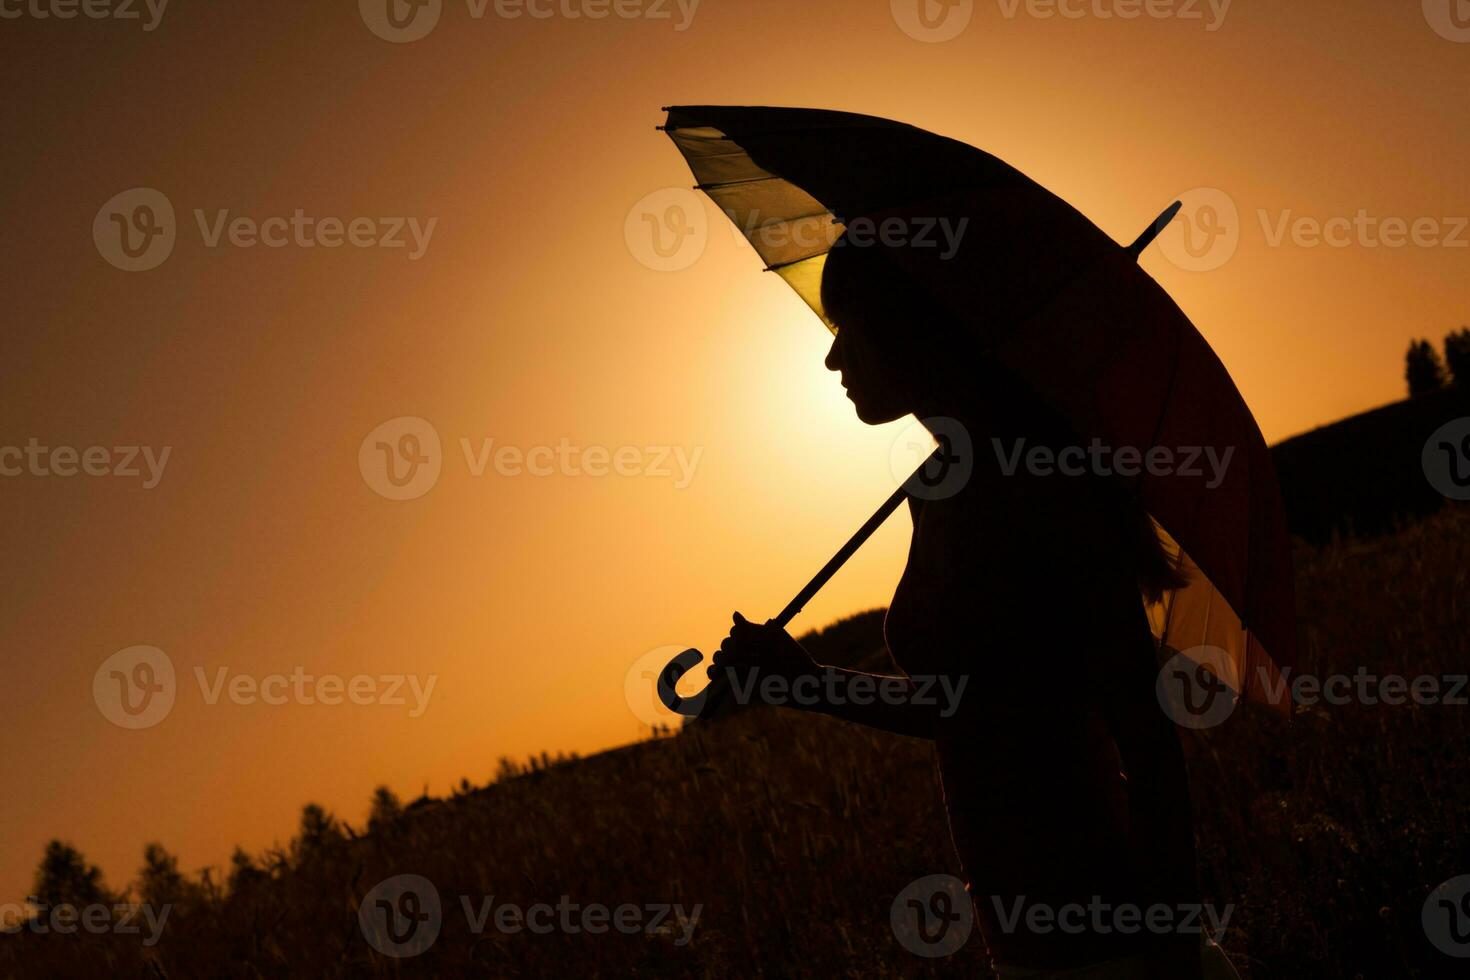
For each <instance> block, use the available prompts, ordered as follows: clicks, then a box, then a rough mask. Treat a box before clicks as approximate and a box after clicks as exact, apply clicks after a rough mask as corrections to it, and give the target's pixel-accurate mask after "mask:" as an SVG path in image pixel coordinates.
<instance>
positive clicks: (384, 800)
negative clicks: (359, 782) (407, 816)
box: [368, 786, 403, 834]
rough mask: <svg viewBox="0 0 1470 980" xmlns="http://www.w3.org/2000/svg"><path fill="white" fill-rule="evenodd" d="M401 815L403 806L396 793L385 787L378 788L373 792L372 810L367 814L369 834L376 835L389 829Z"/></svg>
mask: <svg viewBox="0 0 1470 980" xmlns="http://www.w3.org/2000/svg"><path fill="white" fill-rule="evenodd" d="M402 815H403V804H402V803H401V802H399V800H398V795H397V794H396V793H394V792H393V791H392V790H391V789H389V788H388V787H386V786H379V787H378V788H377V789H376V790H374V791H373V805H372V810H371V811H370V812H369V813H368V830H369V832H371V833H375V834H376V833H382V832H383V831H385V830H388V829H390V828H391V827H392V826H393V825H394V824H396V823H397V822H398V818H399V817H401V816H402Z"/></svg>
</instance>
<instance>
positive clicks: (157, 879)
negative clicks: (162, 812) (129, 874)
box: [138, 843, 200, 908]
mask: <svg viewBox="0 0 1470 980" xmlns="http://www.w3.org/2000/svg"><path fill="white" fill-rule="evenodd" d="M138 894H139V897H141V898H142V900H143V901H144V902H145V903H146V904H148V905H152V906H155V907H158V908H162V907H163V906H173V907H177V906H180V905H191V904H193V903H194V902H195V901H197V900H198V899H199V898H200V892H199V886H198V885H196V884H194V883H193V882H191V881H188V880H187V879H185V878H184V876H183V874H181V873H180V872H179V859H178V858H176V857H174V856H173V855H172V854H170V853H169V852H168V851H166V850H164V848H163V845H162V844H158V843H152V844H149V845H148V846H147V847H145V848H143V867H142V868H141V869H140V870H139V872H138Z"/></svg>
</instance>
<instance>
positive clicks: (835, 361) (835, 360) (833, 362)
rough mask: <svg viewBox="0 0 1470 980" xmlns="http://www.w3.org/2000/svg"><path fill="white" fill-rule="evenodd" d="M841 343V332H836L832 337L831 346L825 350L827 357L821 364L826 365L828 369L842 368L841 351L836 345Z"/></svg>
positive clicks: (837, 369)
mask: <svg viewBox="0 0 1470 980" xmlns="http://www.w3.org/2000/svg"><path fill="white" fill-rule="evenodd" d="M841 343H842V334H841V333H838V334H837V335H836V336H835V337H833V338H832V347H831V349H830V350H828V351H827V359H826V360H825V361H823V362H822V363H823V364H825V365H827V370H828V371H841V370H842V351H841V350H840V349H839V348H838V345H839V344H841Z"/></svg>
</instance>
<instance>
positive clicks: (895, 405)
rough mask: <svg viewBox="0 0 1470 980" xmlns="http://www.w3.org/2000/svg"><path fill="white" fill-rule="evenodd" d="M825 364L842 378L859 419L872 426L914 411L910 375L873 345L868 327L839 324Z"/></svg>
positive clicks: (888, 354) (895, 359) (857, 324)
mask: <svg viewBox="0 0 1470 980" xmlns="http://www.w3.org/2000/svg"><path fill="white" fill-rule="evenodd" d="M825 363H826V365H827V369H828V370H829V371H837V372H838V373H839V374H840V376H841V378H842V387H843V388H845V389H847V397H848V398H849V399H851V400H852V404H853V408H854V409H855V410H856V412H857V417H858V418H859V419H861V420H862V421H863V422H865V423H867V424H868V425H882V424H883V423H885V422H892V421H893V420H894V419H900V418H903V417H904V416H905V415H908V414H909V413H910V412H912V411H913V410H914V408H915V405H914V398H913V396H912V393H911V392H910V391H909V390H908V386H907V385H906V384H905V383H904V379H905V377H906V375H907V373H906V372H905V371H904V370H903V368H902V366H901V365H900V364H899V363H898V359H897V358H896V357H894V356H893V355H892V354H891V353H889V352H886V351H884V350H881V349H880V348H879V347H878V346H877V345H876V344H874V343H873V340H872V331H871V330H869V329H867V328H866V327H865V325H863V324H861V323H855V322H849V323H842V324H839V325H838V329H837V335H836V336H835V337H833V338H832V349H831V350H829V351H828V352H827V359H826V362H825Z"/></svg>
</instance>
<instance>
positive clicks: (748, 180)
mask: <svg viewBox="0 0 1470 980" xmlns="http://www.w3.org/2000/svg"><path fill="white" fill-rule="evenodd" d="M785 179H786V178H784V177H777V176H776V175H775V174H768V175H767V176H765V177H742V178H741V179H740V180H723V181H720V182H719V183H716V184H695V185H694V189H695V190H697V191H708V190H717V189H718V188H721V187H733V186H735V185H736V184H759V183H760V182H761V181H763V180H782V181H784V180H785ZM793 186H794V185H793Z"/></svg>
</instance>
